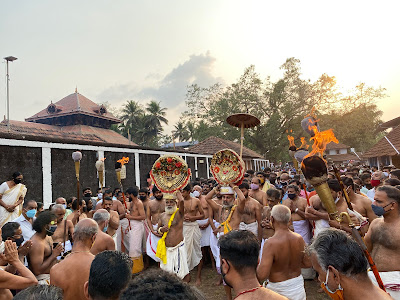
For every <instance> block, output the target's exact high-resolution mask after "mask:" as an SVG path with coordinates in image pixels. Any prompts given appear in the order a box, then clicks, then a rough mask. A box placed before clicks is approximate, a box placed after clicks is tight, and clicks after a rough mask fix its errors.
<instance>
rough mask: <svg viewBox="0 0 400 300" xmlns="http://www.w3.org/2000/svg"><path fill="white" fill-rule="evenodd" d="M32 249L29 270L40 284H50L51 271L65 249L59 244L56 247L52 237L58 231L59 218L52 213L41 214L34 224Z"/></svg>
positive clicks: (29, 257) (29, 254)
mask: <svg viewBox="0 0 400 300" xmlns="http://www.w3.org/2000/svg"><path fill="white" fill-rule="evenodd" d="M32 227H33V230H35V231H36V233H35V234H34V235H33V236H32V238H31V241H32V247H31V248H30V250H29V253H28V257H27V259H28V266H29V269H30V270H31V271H32V273H33V274H35V276H36V278H37V280H38V281H39V284H49V283H50V269H51V267H52V266H53V265H54V264H55V263H56V262H57V256H59V255H60V254H61V253H62V251H63V247H62V244H61V243H58V244H57V245H56V246H55V247H54V245H53V239H52V238H51V236H52V235H53V234H54V232H55V231H56V229H57V217H56V216H55V215H54V214H53V213H52V212H51V211H44V212H42V213H41V214H39V215H38V216H37V218H36V220H35V221H34V222H33V226H32Z"/></svg>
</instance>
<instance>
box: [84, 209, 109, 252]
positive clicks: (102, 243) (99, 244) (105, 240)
mask: <svg viewBox="0 0 400 300" xmlns="http://www.w3.org/2000/svg"><path fill="white" fill-rule="evenodd" d="M93 220H95V221H96V222H97V225H98V226H99V231H98V233H97V237H96V241H95V243H94V244H93V246H92V249H90V252H91V253H92V254H93V255H97V254H98V253H100V252H103V251H105V250H115V243H114V240H113V238H112V237H111V236H109V235H108V234H107V233H106V232H107V229H108V222H109V221H110V213H109V212H108V211H107V210H105V209H99V210H97V211H96V212H95V213H94V215H93Z"/></svg>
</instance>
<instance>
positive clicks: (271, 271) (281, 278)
mask: <svg viewBox="0 0 400 300" xmlns="http://www.w3.org/2000/svg"><path fill="white" fill-rule="evenodd" d="M290 217H291V213H290V209H289V208H288V207H286V206H285V205H281V204H278V205H275V206H274V207H273V208H272V211H271V225H272V227H273V228H274V229H275V233H274V235H273V236H272V237H271V238H269V239H268V240H266V241H265V244H264V248H263V249H262V251H263V254H262V259H261V261H260V263H259V265H258V267H257V277H258V279H259V280H260V281H261V282H262V281H265V280H267V279H268V280H269V282H268V283H267V288H269V289H271V290H272V291H274V292H276V293H278V294H280V295H282V296H285V297H287V298H289V299H290V300H305V299H306V292H305V289H304V279H303V276H302V275H301V268H302V267H306V268H307V267H310V266H311V264H310V263H309V261H308V260H307V257H306V256H305V255H304V250H305V246H306V244H305V243H304V240H303V238H302V237H301V235H299V234H297V233H294V232H292V231H291V230H290V229H289V223H290Z"/></svg>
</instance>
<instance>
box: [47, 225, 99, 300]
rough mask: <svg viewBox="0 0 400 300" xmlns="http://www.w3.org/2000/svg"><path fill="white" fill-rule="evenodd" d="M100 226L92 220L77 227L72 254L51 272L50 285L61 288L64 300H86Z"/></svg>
mask: <svg viewBox="0 0 400 300" xmlns="http://www.w3.org/2000/svg"><path fill="white" fill-rule="evenodd" d="M97 233H98V226H97V223H96V222H95V221H93V220H92V219H83V220H81V221H79V222H78V224H76V226H75V231H74V245H73V247H72V252H71V254H69V255H68V256H67V257H66V258H65V259H64V260H63V261H61V262H60V263H58V264H56V265H55V266H53V267H52V268H51V270H50V283H51V284H52V285H55V286H58V287H60V288H61V289H62V290H63V292H64V300H86V297H85V293H84V285H85V282H86V281H88V280H89V273H90V265H91V264H92V261H93V259H94V255H93V254H92V253H91V252H90V249H91V248H92V246H93V244H95V243H96V242H97V239H96V238H97Z"/></svg>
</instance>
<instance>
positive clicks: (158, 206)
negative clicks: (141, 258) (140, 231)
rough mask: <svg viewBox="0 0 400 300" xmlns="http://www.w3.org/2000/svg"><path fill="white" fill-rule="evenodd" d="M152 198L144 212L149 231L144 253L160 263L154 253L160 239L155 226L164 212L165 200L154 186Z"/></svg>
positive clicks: (160, 235)
mask: <svg viewBox="0 0 400 300" xmlns="http://www.w3.org/2000/svg"><path fill="white" fill-rule="evenodd" d="M153 196H154V198H155V199H153V200H150V202H149V204H148V207H147V212H146V221H147V225H148V229H149V230H150V234H149V235H148V237H147V243H146V253H147V255H148V256H149V257H151V258H152V259H153V260H155V261H156V262H160V259H159V258H158V257H156V251H157V243H158V241H159V240H160V239H161V237H162V234H160V233H158V232H157V228H158V227H157V225H158V221H159V218H160V215H161V214H162V213H163V212H164V211H165V199H164V195H163V193H162V192H161V191H160V190H159V189H158V188H157V186H156V185H154V186H153Z"/></svg>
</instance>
